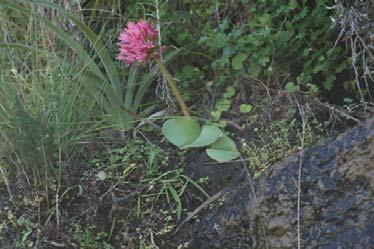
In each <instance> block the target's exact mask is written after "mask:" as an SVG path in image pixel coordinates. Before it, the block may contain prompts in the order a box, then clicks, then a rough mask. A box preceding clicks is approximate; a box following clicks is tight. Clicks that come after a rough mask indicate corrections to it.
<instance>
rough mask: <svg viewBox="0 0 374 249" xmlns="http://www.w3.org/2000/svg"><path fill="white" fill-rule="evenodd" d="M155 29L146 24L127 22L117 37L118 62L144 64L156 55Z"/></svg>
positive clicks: (156, 34) (143, 22) (144, 22)
mask: <svg viewBox="0 0 374 249" xmlns="http://www.w3.org/2000/svg"><path fill="white" fill-rule="evenodd" d="M157 36H158V32H157V29H156V28H155V27H154V26H153V25H151V24H149V23H148V22H146V21H144V20H141V21H139V22H136V23H134V22H129V23H128V24H127V26H126V28H124V29H123V31H122V33H121V34H120V35H119V40H120V42H119V55H118V57H117V59H118V60H121V61H124V62H126V63H129V64H132V63H134V62H136V61H139V62H141V63H142V64H145V63H146V62H147V60H148V59H149V58H150V57H151V56H154V55H157V51H156V49H155V47H156V41H157Z"/></svg>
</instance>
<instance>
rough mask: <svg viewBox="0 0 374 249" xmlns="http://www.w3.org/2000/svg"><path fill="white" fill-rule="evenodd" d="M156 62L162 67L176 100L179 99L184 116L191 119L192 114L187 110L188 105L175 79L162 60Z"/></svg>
mask: <svg viewBox="0 0 374 249" xmlns="http://www.w3.org/2000/svg"><path fill="white" fill-rule="evenodd" d="M156 62H157V65H158V66H159V67H160V69H161V71H162V74H163V75H164V77H165V78H166V80H167V82H168V84H169V86H170V88H171V91H172V92H173V94H174V96H175V98H176V99H177V101H178V104H179V106H180V108H181V109H182V112H183V115H184V116H186V117H189V116H190V113H189V111H188V109H187V106H186V103H185V102H184V100H183V97H182V94H181V93H180V91H179V89H178V86H177V84H176V83H175V81H174V80H173V77H171V75H170V73H169V71H168V70H167V68H166V67H165V65H164V63H162V61H161V60H160V59H156Z"/></svg>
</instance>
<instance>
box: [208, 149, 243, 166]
mask: <svg viewBox="0 0 374 249" xmlns="http://www.w3.org/2000/svg"><path fill="white" fill-rule="evenodd" d="M206 153H207V154H208V156H209V157H210V158H212V159H213V160H216V161H218V162H221V163H222V162H228V161H231V160H234V159H236V158H238V157H240V153H239V152H237V151H226V150H216V149H206Z"/></svg>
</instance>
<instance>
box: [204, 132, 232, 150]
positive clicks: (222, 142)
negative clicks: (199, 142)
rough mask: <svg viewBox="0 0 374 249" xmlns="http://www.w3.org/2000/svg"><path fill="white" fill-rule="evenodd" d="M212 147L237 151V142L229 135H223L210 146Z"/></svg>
mask: <svg viewBox="0 0 374 249" xmlns="http://www.w3.org/2000/svg"><path fill="white" fill-rule="evenodd" d="M210 148H211V149H217V150H227V151H237V149H236V145H235V142H234V141H232V139H231V138H229V137H228V136H223V137H221V138H219V139H217V141H215V142H214V143H212V145H211V146H210Z"/></svg>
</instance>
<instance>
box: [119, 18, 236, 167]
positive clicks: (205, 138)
mask: <svg viewBox="0 0 374 249" xmlns="http://www.w3.org/2000/svg"><path fill="white" fill-rule="evenodd" d="M157 38H158V31H157V30H156V29H155V27H154V26H153V25H151V24H149V23H148V22H146V21H144V20H142V21H139V22H137V23H133V22H130V23H128V25H127V27H126V28H125V29H124V31H123V32H122V33H121V34H120V36H119V39H120V53H119V56H118V59H119V60H122V61H125V62H127V63H129V64H133V63H135V62H137V61H138V62H140V63H142V64H145V63H146V62H147V61H148V60H151V59H153V60H154V61H155V62H156V63H157V65H158V66H159V68H160V70H161V72H162V73H163V75H164V77H165V79H166V81H167V82H168V84H169V86H170V88H171V90H172V92H173V94H174V96H175V98H176V100H177V102H178V104H179V106H180V108H181V111H182V113H183V115H184V116H183V117H176V118H173V119H170V120H168V121H166V122H165V123H164V124H163V126H162V133H163V134H164V136H165V137H166V139H167V140H169V141H170V142H171V143H172V144H174V145H176V146H178V147H179V148H192V147H207V146H210V147H209V148H208V149H207V154H208V155H209V156H210V157H211V158H212V159H215V160H217V161H220V162H225V161H230V160H232V159H235V158H237V157H239V156H240V153H239V152H238V151H237V149H236V145H235V143H234V142H233V141H232V140H231V139H230V138H228V137H226V136H224V134H223V132H222V131H221V130H220V129H219V128H218V127H216V126H214V125H210V126H203V127H202V128H200V124H199V123H198V122H197V121H196V120H195V119H193V118H191V116H190V112H189V110H188V108H187V105H186V103H185V101H184V99H183V96H182V94H181V92H180V91H179V88H178V86H177V84H176V82H175V81H174V79H173V77H172V76H171V75H170V73H169V71H168V69H167V68H166V66H165V65H164V63H163V62H162V60H161V59H160V57H161V54H160V53H161V51H162V49H163V48H161V47H159V46H158V45H156V40H157ZM228 94H231V95H234V94H235V91H234V93H228Z"/></svg>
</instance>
